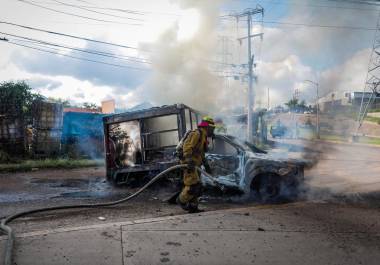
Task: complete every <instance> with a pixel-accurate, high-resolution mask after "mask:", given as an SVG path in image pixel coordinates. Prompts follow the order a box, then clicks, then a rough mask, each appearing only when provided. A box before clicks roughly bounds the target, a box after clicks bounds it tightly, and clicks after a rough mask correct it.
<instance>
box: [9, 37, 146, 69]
mask: <svg viewBox="0 0 380 265" xmlns="http://www.w3.org/2000/svg"><path fill="white" fill-rule="evenodd" d="M6 43H9V44H13V45H16V46H22V47H25V48H29V49H33V50H38V51H41V52H46V53H50V54H54V55H60V56H64V57H68V58H72V59H76V60H82V61H87V62H93V63H98V64H104V65H109V66H115V67H119V68H128V69H133V70H139V71H149V70H150V69H148V68H139V67H133V66H126V65H121V64H114V63H107V62H102V61H97V60H92V59H86V58H82V57H76V56H71V55H68V54H62V53H59V52H53V51H51V50H46V49H42V48H36V47H32V46H29V45H25V44H20V43H16V42H12V41H9V40H8V41H6Z"/></svg>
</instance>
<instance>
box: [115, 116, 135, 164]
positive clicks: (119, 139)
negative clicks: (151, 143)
mask: <svg viewBox="0 0 380 265" xmlns="http://www.w3.org/2000/svg"><path fill="white" fill-rule="evenodd" d="M109 145H110V146H109V149H110V150H111V153H113V154H112V156H113V157H114V160H115V161H114V162H115V164H116V165H117V166H132V165H134V164H139V163H141V138H140V125H139V122H138V121H129V122H121V123H115V124H111V125H110V126H109Z"/></svg>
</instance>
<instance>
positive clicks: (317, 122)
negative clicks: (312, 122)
mask: <svg viewBox="0 0 380 265" xmlns="http://www.w3.org/2000/svg"><path fill="white" fill-rule="evenodd" d="M303 81H304V82H309V83H311V84H313V85H315V86H316V87H317V103H316V105H317V117H316V127H317V128H316V131H317V139H320V133H319V93H318V90H319V88H318V87H319V84H318V83H317V82H314V81H311V80H303Z"/></svg>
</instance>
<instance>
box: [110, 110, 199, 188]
mask: <svg viewBox="0 0 380 265" xmlns="http://www.w3.org/2000/svg"><path fill="white" fill-rule="evenodd" d="M186 111H187V112H188V114H189V115H188V116H189V121H188V122H187V120H186V118H187V115H186ZM169 115H176V116H177V128H171V129H165V130H158V131H153V132H146V131H145V128H144V121H146V120H148V119H151V118H158V117H164V116H169ZM200 115H201V113H200V112H198V111H196V110H194V109H193V108H190V107H188V106H186V105H184V104H175V105H169V106H162V107H154V108H150V109H145V110H139V111H134V112H126V113H120V114H114V115H108V116H105V117H103V125H104V146H105V147H104V148H105V162H106V173H107V178H108V179H109V180H113V181H117V175H118V174H119V173H128V174H129V173H136V172H147V171H155V170H163V169H165V168H167V167H169V166H171V165H173V164H174V163H176V162H174V161H166V160H163V161H159V162H153V163H152V162H149V161H147V159H146V157H145V156H146V154H147V153H146V152H147V151H154V150H160V149H161V150H163V149H167V148H173V149H174V148H175V145H168V146H160V147H155V148H149V147H147V146H146V143H147V142H148V141H147V137H148V136H150V135H154V134H162V133H169V132H175V131H177V132H178V141H179V140H180V139H181V138H182V137H183V136H184V134H185V133H186V131H187V130H191V129H195V128H194V127H195V126H194V123H193V121H196V122H197V121H199V119H200ZM130 121H138V123H139V127H140V141H141V154H142V159H141V164H138V165H135V166H122V167H114V166H112V165H111V164H112V163H111V162H112V161H111V159H112V155H113V154H111V150H110V127H111V126H112V125H115V124H121V123H124V122H130ZM187 127H188V128H187ZM173 159H174V157H173Z"/></svg>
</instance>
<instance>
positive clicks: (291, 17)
mask: <svg viewBox="0 0 380 265" xmlns="http://www.w3.org/2000/svg"><path fill="white" fill-rule="evenodd" d="M351 2H352V1H351ZM257 4H260V5H261V6H262V7H263V8H264V11H265V12H264V18H263V21H264V23H263V24H261V23H260V22H259V21H260V20H261V17H260V16H259V15H258V16H257V17H255V18H254V20H255V23H254V25H253V33H260V32H263V33H264V37H263V39H262V40H260V39H259V38H255V39H254V47H253V48H254V53H255V59H256V63H257V68H256V70H255V71H256V74H257V83H256V84H255V94H256V103H257V106H262V107H266V104H267V91H268V88H269V90H270V105H271V106H272V107H273V106H274V105H277V104H282V103H284V102H285V101H287V100H288V99H290V98H291V97H292V94H293V93H294V90H295V89H298V90H300V99H305V100H306V101H307V102H310V103H311V102H313V101H314V100H315V87H313V86H312V85H310V84H307V83H305V82H304V80H305V79H310V80H313V81H316V82H318V83H320V88H321V94H322V95H323V94H327V93H328V92H330V91H341V92H343V91H358V90H362V89H363V86H364V82H365V78H366V72H367V69H368V61H369V58H370V51H371V47H372V42H373V38H374V34H375V32H374V30H373V29H374V28H375V27H376V22H377V17H378V12H379V8H380V7H377V6H373V5H365V4H352V3H349V1H331V0H320V1H308V0H305V1H301V0H289V1H285V0H284V1H279V0H273V1H272V0H261V1H250V0H240V1H239V0H230V1H222V0H207V1H206V0H139V1H135V0H109V1H100V0H86V1H81V0H57V1H55V0H25V1H18V0H0V6H1V10H2V12H1V19H0V20H1V21H2V22H11V23H15V24H19V25H23V26H29V27H34V28H38V29H44V30H49V31H54V32H58V33H64V34H69V35H74V36H78V37H84V38H88V39H94V40H100V41H104V42H110V43H115V44H120V45H123V46H128V47H129V48H126V47H119V46H111V45H106V44H100V43H95V42H90V41H86V40H83V39H74V38H69V37H63V36H58V35H53V34H48V33H44V32H41V31H34V30H31V29H25V28H21V27H17V26H14V25H13V26H12V25H6V24H3V23H0V32H1V33H0V38H3V37H5V38H7V39H8V40H10V41H8V42H5V41H1V42H0V51H1V56H0V81H9V80H27V82H28V83H29V84H30V85H31V86H32V87H33V88H34V89H35V91H36V92H39V93H41V94H43V95H45V96H47V97H56V98H62V99H68V100H70V101H72V102H76V103H83V102H93V103H96V104H100V102H101V101H102V100H104V99H110V98H114V99H115V100H116V101H117V104H118V107H131V106H134V105H136V104H139V103H142V102H151V103H153V104H157V105H161V104H171V103H175V102H184V103H187V104H191V105H192V106H195V107H198V108H201V109H208V108H212V109H214V110H215V111H217V110H218V108H224V109H228V108H235V107H240V106H243V107H244V105H245V95H246V94H245V93H246V87H247V83H246V82H245V80H244V78H243V74H244V73H246V71H247V69H246V67H243V66H241V65H242V64H246V63H247V47H246V40H243V41H242V43H239V42H238V41H237V40H236V39H237V38H239V37H243V36H244V34H246V31H247V28H246V22H245V21H244V18H242V19H240V20H239V21H238V23H237V21H236V19H234V18H233V17H231V16H228V15H231V14H235V13H237V12H242V11H243V10H245V9H246V8H249V7H251V8H254V7H256V5H257ZM116 9H117V10H116ZM60 12H64V13H65V14H64V13H60ZM73 14H74V15H76V16H73ZM78 16H81V17H78ZM6 34H13V35H17V36H18V37H16V36H10V35H6ZM20 37H23V38H20ZM25 37H26V38H29V39H25ZM35 40H39V41H44V42H49V43H54V44H58V45H61V46H66V47H68V46H69V47H71V48H72V47H75V48H76V49H84V50H86V51H90V52H92V53H83V52H79V51H78V50H76V51H75V50H72V49H66V48H63V47H58V46H46V45H45V44H41V43H38V42H35ZM15 44H19V45H24V46H29V47H33V48H35V49H40V50H41V49H42V50H45V52H43V51H40V50H35V49H30V48H27V47H22V46H17V45H15ZM46 51H49V52H50V53H47V52H46ZM94 52H95V53H97V54H94ZM51 53H60V54H63V55H66V56H62V55H56V54H51ZM99 53H102V55H107V56H100V55H99ZM109 55H111V56H113V57H112V58H111V57H109ZM72 57H76V58H81V59H85V60H78V59H76V58H72ZM114 57H117V58H114ZM94 61H97V62H103V63H107V64H108V65H105V64H99V63H96V62H94ZM110 64H112V65H110ZM120 66H122V67H120ZM237 76H239V79H238V80H237V78H236V77H237Z"/></svg>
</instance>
